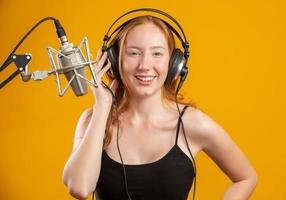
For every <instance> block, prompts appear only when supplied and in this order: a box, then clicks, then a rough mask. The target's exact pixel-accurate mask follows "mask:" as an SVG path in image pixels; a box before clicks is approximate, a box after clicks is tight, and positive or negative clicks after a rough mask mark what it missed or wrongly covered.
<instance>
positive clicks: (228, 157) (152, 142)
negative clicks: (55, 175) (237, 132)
mask: <svg viewBox="0 0 286 200" xmlns="http://www.w3.org/2000/svg"><path fill="white" fill-rule="evenodd" d="M113 43H114V44H116V45H117V46H118V48H119V72H120V78H121V80H116V79H112V78H111V77H109V78H110V79H111V81H110V88H111V90H112V91H113V92H114V93H115V94H116V99H117V106H118V114H119V120H116V117H115V112H112V118H111V119H112V120H111V125H110V126H108V125H107V124H109V123H108V116H109V113H110V108H111V105H112V102H113V101H112V95H111V93H110V91H108V90H107V89H106V88H105V87H104V86H102V85H99V87H98V88H95V89H92V90H93V94H94V97H95V104H94V105H93V107H92V108H90V109H87V110H86V111H84V112H83V114H82V115H81V117H80V119H79V122H78V124H77V127H76V131H75V137H74V147H73V152H72V154H71V156H70V158H69V160H68V161H67V163H66V165H65V168H64V172H63V181H64V183H65V185H66V186H67V187H68V190H69V192H70V194H71V195H72V196H74V197H76V198H78V199H87V198H88V196H89V195H90V194H91V193H92V192H93V191H94V190H95V189H96V194H97V199H99V200H113V199H122V200H123V199H124V200H125V199H131V198H132V199H133V200H138V199H144V200H145V199H146V200H151V199H156V200H158V199H164V200H166V199H172V200H180V199H182V200H183V199H184V200H186V199H187V196H188V193H189V191H190V189H191V187H192V185H193V180H194V177H195V165H194V161H193V160H192V156H193V157H195V156H196V155H197V153H198V152H199V151H204V152H205V153H206V154H207V155H208V156H209V157H210V158H211V159H212V160H213V161H214V162H215V163H216V164H217V165H218V166H219V168H220V169H221V170H222V171H223V172H224V173H225V174H226V175H227V176H228V177H229V178H230V180H231V181H232V185H231V186H230V187H229V188H227V190H226V192H225V193H224V195H223V199H224V200H231V199H236V200H246V199H248V198H249V197H250V195H251V193H252V192H253V190H254V188H255V185H256V182H257V175H256V172H255V170H254V169H253V167H252V166H251V164H250V163H249V161H248V160H247V158H246V157H245V156H244V154H243V153H242V151H241V150H240V149H239V148H238V146H237V145H236V144H235V143H234V142H233V141H232V139H231V138H230V137H229V135H228V134H227V133H226V131H225V130H224V129H223V128H222V127H221V126H220V125H219V124H217V123H216V122H215V121H214V120H212V119H211V118H210V117H209V116H208V115H207V114H206V113H204V112H203V111H201V110H200V109H198V108H197V107H196V106H195V105H194V104H192V103H183V100H182V98H179V100H178V101H179V104H178V106H179V109H180V110H181V111H182V113H181V118H182V122H183V123H179V122H180V120H179V116H178V111H177V107H176V103H175V89H176V84H177V81H173V82H172V85H168V84H166V77H167V74H168V66H169V60H170V57H171V55H172V52H173V50H174V48H175V40H174V37H173V35H172V32H171V30H169V28H168V27H167V26H166V25H165V24H164V23H163V22H162V21H161V20H160V19H159V18H156V17H153V16H149V15H146V16H140V17H137V18H134V19H133V20H131V21H130V22H129V23H128V24H127V25H125V26H124V27H123V29H122V30H120V32H119V33H118V34H117V36H116V37H115V38H114V39H113ZM106 60H108V59H107V54H106V52H104V53H102V52H101V50H99V51H98V54H97V57H96V65H95V71H96V76H97V78H98V80H101V78H102V77H103V75H104V74H105V73H106V72H107V70H109V69H110V66H111V64H110V62H108V64H107V65H106V66H105V67H103V66H104V63H105V61H106ZM182 124H184V131H185V136H186V137H184V134H183V129H182ZM117 125H119V130H120V132H119V138H118V139H119V140H118V141H119V146H120V153H119V151H118V150H119V149H118V148H117V135H116V134H117ZM107 130H108V131H107ZM188 148H189V149H188ZM190 152H191V154H190ZM121 155H122V159H123V161H124V170H123V166H122V164H121V158H120V156H121ZM125 178H126V180H127V181H126V180H125Z"/></svg>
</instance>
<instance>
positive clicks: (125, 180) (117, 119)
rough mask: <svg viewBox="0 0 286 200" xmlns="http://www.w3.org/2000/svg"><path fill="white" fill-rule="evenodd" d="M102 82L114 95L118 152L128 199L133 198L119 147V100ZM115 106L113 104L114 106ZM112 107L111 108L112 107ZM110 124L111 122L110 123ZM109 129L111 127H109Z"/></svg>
mask: <svg viewBox="0 0 286 200" xmlns="http://www.w3.org/2000/svg"><path fill="white" fill-rule="evenodd" d="M101 82H102V84H103V85H104V86H105V88H106V89H108V91H109V92H110V93H111V95H112V105H114V107H115V113H116V121H117V136H116V137H117V138H116V141H117V150H118V153H119V157H120V160H121V164H122V168H123V175H124V184H125V190H126V194H127V196H128V199H129V200H132V199H131V197H130V194H129V191H128V185H127V177H126V170H125V166H124V163H123V159H122V155H121V152H120V148H119V137H118V136H119V115H118V109H117V108H118V107H117V103H118V102H117V100H116V97H115V95H114V93H113V92H112V90H111V89H110V87H108V85H106V84H105V83H104V82H103V81H101ZM112 107H113V106H112ZM112 107H111V108H112ZM110 113H112V109H111V111H110ZM109 126H110V124H109ZM108 129H109V128H108ZM94 196H95V191H94V192H93V195H92V200H94Z"/></svg>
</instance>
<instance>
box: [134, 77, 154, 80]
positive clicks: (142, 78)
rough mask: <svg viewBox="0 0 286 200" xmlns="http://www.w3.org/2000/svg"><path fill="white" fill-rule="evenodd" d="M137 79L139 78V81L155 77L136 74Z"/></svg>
mask: <svg viewBox="0 0 286 200" xmlns="http://www.w3.org/2000/svg"><path fill="white" fill-rule="evenodd" d="M136 78H137V79H139V80H141V81H151V80H153V79H154V78H155V77H154V76H136Z"/></svg>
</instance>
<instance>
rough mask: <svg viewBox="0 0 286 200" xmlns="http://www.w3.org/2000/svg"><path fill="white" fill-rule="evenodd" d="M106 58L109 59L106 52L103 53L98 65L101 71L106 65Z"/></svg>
mask: <svg viewBox="0 0 286 200" xmlns="http://www.w3.org/2000/svg"><path fill="white" fill-rule="evenodd" d="M106 58H107V52H106V51H105V52H104V53H103V55H102V56H101V58H100V60H99V62H98V63H97V65H98V68H99V70H101V69H102V67H103V64H104V62H105V60H106Z"/></svg>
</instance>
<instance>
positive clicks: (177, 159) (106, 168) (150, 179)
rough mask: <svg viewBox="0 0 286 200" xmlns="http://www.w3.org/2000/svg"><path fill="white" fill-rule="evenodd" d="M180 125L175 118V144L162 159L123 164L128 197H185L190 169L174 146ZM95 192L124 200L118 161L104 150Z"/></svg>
mask: <svg viewBox="0 0 286 200" xmlns="http://www.w3.org/2000/svg"><path fill="white" fill-rule="evenodd" d="M186 107H187V106H185V107H184V109H183V111H182V112H181V116H182V115H183V114H184V111H185V109H186ZM180 125H181V123H179V120H178V125H177V132H176V141H175V145H174V146H173V147H172V148H171V150H169V152H168V153H167V154H166V155H165V156H164V157H163V158H161V159H159V160H157V161H155V162H151V163H147V164H139V165H124V166H125V170H126V177H127V184H128V191H129V194H130V197H131V198H132V200H187V197H188V194H189V191H190V189H191V187H192V183H193V178H194V168H193V163H192V160H191V159H190V158H189V157H188V156H187V155H186V154H185V153H184V152H183V151H182V150H181V148H180V147H179V146H178V145H177V141H178V135H179V130H180ZM123 162H124V160H123ZM95 194H96V200H128V196H127V194H126V190H125V184H124V173H123V167H122V163H119V162H117V161H115V160H113V159H111V157H109V156H108V154H107V153H106V151H105V150H103V153H102V162H101V171H100V176H99V179H98V182H97V186H96V190H95Z"/></svg>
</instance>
